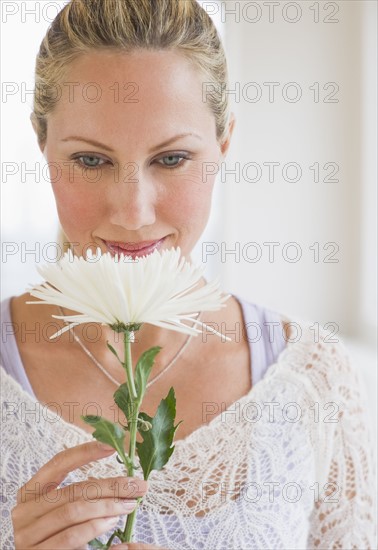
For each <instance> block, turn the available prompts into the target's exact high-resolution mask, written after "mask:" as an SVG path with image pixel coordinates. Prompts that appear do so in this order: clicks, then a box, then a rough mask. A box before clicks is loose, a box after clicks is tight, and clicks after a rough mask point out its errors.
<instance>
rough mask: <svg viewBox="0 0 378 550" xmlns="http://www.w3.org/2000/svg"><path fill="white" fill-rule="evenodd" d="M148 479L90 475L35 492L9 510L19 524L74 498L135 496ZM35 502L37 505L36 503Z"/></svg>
mask: <svg viewBox="0 0 378 550" xmlns="http://www.w3.org/2000/svg"><path fill="white" fill-rule="evenodd" d="M147 488H148V483H147V481H145V480H143V479H137V478H135V477H130V478H128V477H120V476H118V477H114V478H104V479H92V480H90V481H89V480H86V481H80V482H77V483H72V484H71V485H67V486H66V487H62V488H61V489H52V490H50V491H48V492H47V493H46V492H43V491H42V492H41V493H39V494H36V495H35V499H33V500H32V498H30V499H29V500H27V501H26V502H22V504H21V503H19V505H18V506H16V507H15V508H14V509H13V510H12V519H13V522H14V523H16V524H17V525H18V526H19V527H22V526H24V525H29V524H30V521H31V519H33V521H34V520H35V519H36V518H39V517H43V516H44V515H45V514H47V513H49V512H51V511H52V510H56V509H57V508H60V507H62V506H66V505H67V504H69V503H73V502H75V501H76V500H85V501H87V502H89V503H94V502H96V501H98V500H99V499H102V498H108V499H111V500H114V501H115V502H116V501H117V500H119V499H121V498H129V499H136V498H139V497H142V496H144V495H145V494H146V492H147ZM36 504H37V506H36Z"/></svg>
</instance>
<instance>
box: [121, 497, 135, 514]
mask: <svg viewBox="0 0 378 550" xmlns="http://www.w3.org/2000/svg"><path fill="white" fill-rule="evenodd" d="M120 503H121V504H122V506H123V508H124V509H125V510H129V511H130V512H132V511H133V510H135V507H136V505H137V501H136V500H130V499H128V498H121V499H120Z"/></svg>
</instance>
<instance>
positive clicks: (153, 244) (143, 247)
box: [104, 237, 165, 258]
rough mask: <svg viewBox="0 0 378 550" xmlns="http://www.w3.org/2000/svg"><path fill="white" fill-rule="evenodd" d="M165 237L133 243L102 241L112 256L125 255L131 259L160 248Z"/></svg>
mask: <svg viewBox="0 0 378 550" xmlns="http://www.w3.org/2000/svg"><path fill="white" fill-rule="evenodd" d="M164 240H165V237H163V238H162V239H159V240H155V241H139V242H135V243H122V242H118V241H104V243H105V244H106V247H107V249H108V250H109V252H110V253H111V254H112V255H115V254H126V255H128V256H131V257H132V258H137V257H139V256H147V255H148V254H151V253H152V252H153V251H154V250H156V249H157V248H160V246H161V245H162V243H163V241H164Z"/></svg>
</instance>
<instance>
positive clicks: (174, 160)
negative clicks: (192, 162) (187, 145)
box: [158, 155, 188, 168]
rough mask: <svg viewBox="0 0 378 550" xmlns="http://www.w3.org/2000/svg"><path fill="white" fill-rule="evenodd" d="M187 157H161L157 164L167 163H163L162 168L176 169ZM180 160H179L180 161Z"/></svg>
mask: <svg viewBox="0 0 378 550" xmlns="http://www.w3.org/2000/svg"><path fill="white" fill-rule="evenodd" d="M187 158H188V157H186V156H184V155H169V156H166V157H162V158H161V159H160V160H159V161H158V162H159V163H160V162H161V161H167V162H165V163H163V166H165V167H166V168H177V167H178V166H180V165H181V164H183V160H186V159H187ZM180 159H181V160H180Z"/></svg>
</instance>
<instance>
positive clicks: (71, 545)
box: [38, 517, 119, 550]
mask: <svg viewBox="0 0 378 550" xmlns="http://www.w3.org/2000/svg"><path fill="white" fill-rule="evenodd" d="M118 521H119V518H118V517H117V518H101V519H92V520H90V521H87V522H85V523H79V524H78V525H75V526H74V527H69V528H68V529H65V530H64V531H61V532H60V533H58V534H57V535H55V536H53V537H50V538H48V539H46V540H44V541H43V542H42V543H40V544H39V545H38V550H51V549H52V548H54V550H75V549H76V548H80V547H81V546H85V545H86V544H87V542H88V541H89V540H92V539H94V538H96V537H98V536H100V535H103V534H104V533H106V532H107V531H109V530H110V529H113V528H114V527H115V526H116V525H117V523H118Z"/></svg>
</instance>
